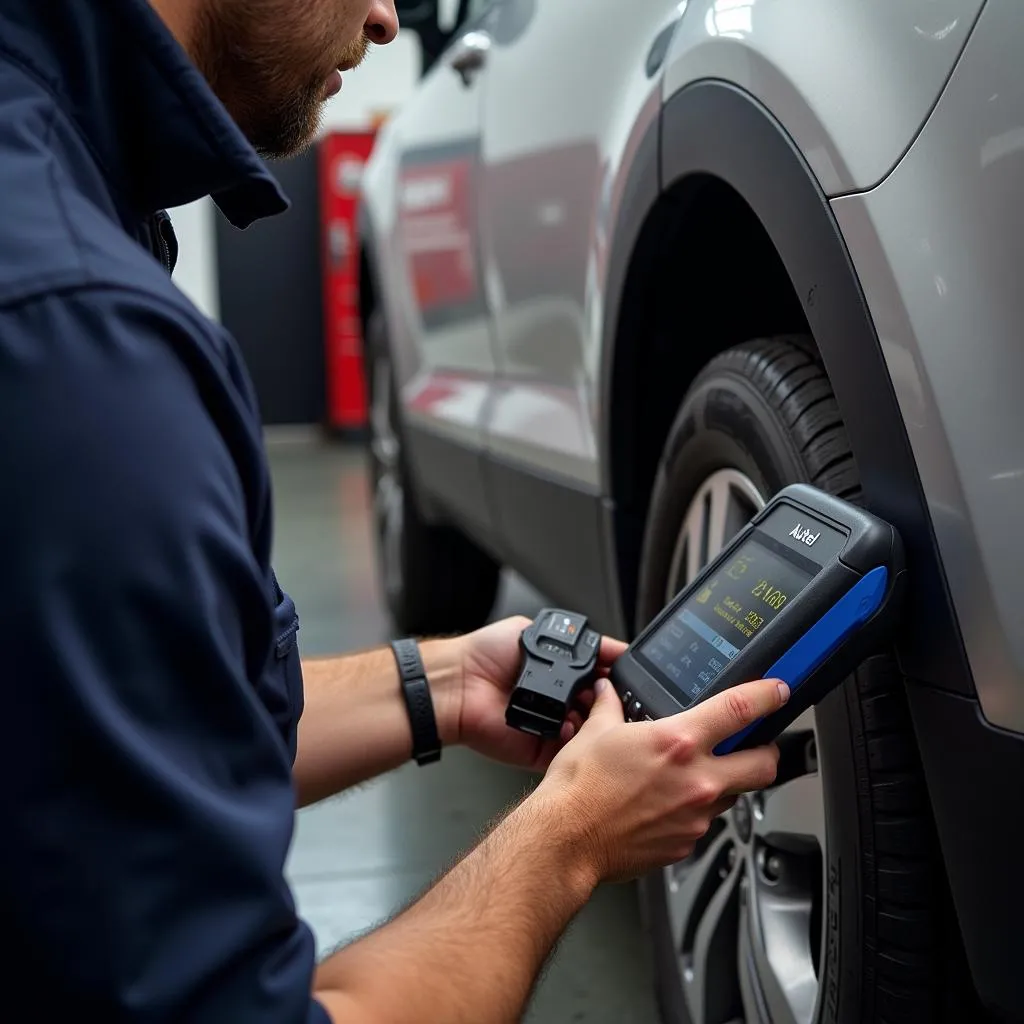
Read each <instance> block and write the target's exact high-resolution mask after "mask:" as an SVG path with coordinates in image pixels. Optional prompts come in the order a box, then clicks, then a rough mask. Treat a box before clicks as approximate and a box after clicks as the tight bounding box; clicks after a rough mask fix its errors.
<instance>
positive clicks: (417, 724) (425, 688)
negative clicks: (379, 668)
mask: <svg viewBox="0 0 1024 1024" xmlns="http://www.w3.org/2000/svg"><path fill="white" fill-rule="evenodd" d="M391 650H392V651H393V653H394V655H395V662H396V663H397V664H398V677H399V680H400V681H401V686H402V696H403V697H404V699H405V707H406V711H408V713H409V724H410V725H411V726H412V756H413V759H414V760H415V761H416V763H417V764H418V765H425V764H432V763H433V762H434V761H439V760H440V759H441V737H440V736H439V735H438V732H437V719H436V717H435V715H434V699H433V697H432V696H431V694H430V684H429V683H428V682H427V673H426V670H425V669H424V667H423V658H422V657H420V645H419V644H418V643H417V642H416V641H415V640H412V639H404V640H393V641H392V642H391Z"/></svg>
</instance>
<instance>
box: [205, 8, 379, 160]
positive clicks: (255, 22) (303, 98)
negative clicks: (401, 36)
mask: <svg viewBox="0 0 1024 1024" xmlns="http://www.w3.org/2000/svg"><path fill="white" fill-rule="evenodd" d="M345 6H346V5H345V4H343V3H342V4H339V3H338V2H337V0H316V2H313V0H307V2H306V3H303V4H296V3H295V2H294V0H204V3H203V4H202V6H201V9H200V12H199V16H198V19H197V25H196V30H195V32H194V34H193V37H192V46H191V47H190V49H191V51H192V59H193V60H194V61H195V63H196V65H197V66H198V67H199V70H200V71H201V72H202V73H203V75H204V76H205V78H206V80H207V81H208V82H209V83H210V87H211V88H212V89H213V91H214V92H215V93H216V94H217V96H218V97H219V99H220V100H221V102H222V103H223V104H224V106H225V107H226V108H227V110H228V113H230V114H231V116H232V117H233V118H234V120H235V122H236V123H237V124H238V126H239V128H241V130H242V132H243V133H244V134H245V135H246V137H247V138H248V139H249V141H250V142H251V143H252V145H253V146H254V147H255V149H256V150H257V151H258V152H259V153H260V154H261V155H262V156H264V157H268V158H273V159H279V158H284V157H289V156H293V155H295V154H296V153H299V152H301V151H302V150H304V149H305V148H306V147H307V146H308V145H309V144H310V143H311V142H312V141H313V140H314V139H315V138H316V136H317V134H318V132H319V130H320V119H321V114H322V110H323V104H324V101H325V99H326V90H327V85H328V82H329V80H330V77H331V75H332V74H333V73H334V72H335V70H337V69H338V68H342V69H344V70H348V69H350V68H354V67H356V65H358V64H360V63H361V62H362V60H363V59H364V58H365V56H366V52H367V49H368V47H369V41H368V40H367V38H366V36H365V35H363V34H362V26H359V28H360V32H359V35H358V36H356V38H354V39H350V40H348V41H347V42H346V41H345V39H344V34H345V32H346V30H347V31H349V32H351V25H350V24H348V23H350V22H351V17H350V16H349V17H345V14H346V12H345Z"/></svg>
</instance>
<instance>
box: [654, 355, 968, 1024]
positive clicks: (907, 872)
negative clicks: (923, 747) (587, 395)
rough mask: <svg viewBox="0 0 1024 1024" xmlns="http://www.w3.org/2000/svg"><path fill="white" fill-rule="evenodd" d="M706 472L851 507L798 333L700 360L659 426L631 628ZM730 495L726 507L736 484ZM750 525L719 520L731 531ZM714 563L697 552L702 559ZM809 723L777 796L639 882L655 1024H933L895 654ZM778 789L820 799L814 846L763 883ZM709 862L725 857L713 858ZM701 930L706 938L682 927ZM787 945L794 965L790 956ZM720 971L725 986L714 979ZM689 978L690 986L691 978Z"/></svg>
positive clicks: (934, 872) (920, 782)
mask: <svg viewBox="0 0 1024 1024" xmlns="http://www.w3.org/2000/svg"><path fill="white" fill-rule="evenodd" d="M712 479H714V481H716V482H715V487H720V488H724V487H725V482H727V481H728V482H729V486H730V487H731V486H733V484H735V486H736V487H737V488H738V489H737V491H736V495H735V500H736V501H737V502H739V501H740V492H741V491H743V489H744V488H745V487H746V484H744V483H742V481H744V480H745V481H747V482H748V483H752V484H753V486H754V490H756V491H757V492H758V493H759V495H760V496H762V497H763V498H765V499H766V498H769V497H770V496H771V495H772V494H774V493H775V492H776V491H778V490H779V489H780V488H782V487H783V486H785V485H786V484H789V483H794V482H806V483H810V484H813V485H815V486H817V487H819V488H821V489H823V490H825V491H829V492H831V493H832V494H836V495H838V496H840V497H843V498H846V499H847V500H850V501H853V502H857V501H858V500H859V497H860V490H859V484H858V478H857V470H856V466H855V464H854V459H853V455H852V453H851V451H850V446H849V442H848V441H847V437H846V433H845V429H844V426H843V423H842V420H841V417H840V415H839V408H838V406H837V404H836V400H835V397H834V395H833V393H832V388H831V386H830V383H829V380H828V378H827V376H826V374H825V370H824V368H823V366H822V365H821V363H820V361H819V359H818V357H817V354H816V350H815V347H814V345H813V342H811V341H810V340H809V339H806V338H774V339H768V340H759V341H751V342H747V343H744V344H741V345H738V346H736V347H735V348H732V349H730V350H728V351H727V352H725V353H723V354H722V355H720V356H718V357H717V358H715V359H714V360H712V361H711V362H710V363H709V364H708V365H707V367H706V368H705V369H704V370H703V371H702V373H701V374H700V375H699V376H698V378H697V379H696V380H695V381H694V383H693V386H692V387H691V388H690V391H689V392H688V394H687V396H686V399H685V401H684V403H683V406H682V408H681V409H680V411H679V414H678V416H677V418H676V420H675V422H674V424H673V426H672V429H671V431H670V435H669V438H668V441H667V443H666V445H665V450H664V454H663V456H662V460H661V463H660V466H659V469H658V473H657V478H656V482H655V486H654V491H653V495H652V500H651V506H650V513H649V517H648V521H647V524H646V533H645V539H644V545H643V551H642V557H641V571H640V580H639V604H638V622H637V627H638V629H639V628H642V627H643V625H645V624H646V623H647V622H649V621H650V620H651V619H652V618H653V617H654V615H655V614H656V613H657V612H658V611H659V610H660V609H661V608H662V607H663V606H664V604H665V603H666V601H667V599H668V597H669V596H670V593H674V592H675V591H676V590H677V589H679V588H680V587H681V585H682V584H683V583H684V582H685V579H680V580H679V581H677V582H673V581H671V580H670V579H669V575H670V571H671V567H672V565H673V560H675V562H676V563H677V564H678V563H679V561H680V559H679V551H680V550H682V548H681V547H680V544H679V543H678V542H679V539H680V537H681V535H682V524H683V521H684V518H685V517H686V516H687V515H688V514H689V515H691V519H690V520H689V521H690V522H691V523H692V522H695V520H693V519H692V516H693V515H695V514H697V513H696V512H694V509H697V510H700V509H702V508H706V507H707V506H706V505H703V504H697V505H694V504H693V503H694V500H695V498H696V497H697V496H698V494H699V493H703V492H702V491H701V488H702V486H704V485H705V484H706V483H707V482H708V481H709V480H712ZM717 493H718V492H716V491H709V492H708V494H710V495H711V498H710V499H709V500H711V501H715V500H723V501H724V500H725V499H724V498H718V497H716V494H717ZM722 493H723V494H725V493H726V492H725V491H722ZM752 493H753V492H749V493H747V494H746V497H747V499H749V498H750V494H752ZM727 496H728V498H729V500H733V497H734V496H733V494H732V491H729V492H728V495H727ZM750 511H751V512H752V511H753V509H751V510H750ZM702 514H703V513H702ZM733 518H734V519H735V518H736V517H735V516H734V517H733ZM746 518H749V515H747V516H744V517H741V518H740V520H739V521H738V522H732V523H730V527H729V530H728V533H727V537H728V536H731V535H732V534H733V533H735V532H736V529H738V527H739V526H740V525H741V524H742V522H743V521H745V519H746ZM690 536H696V534H693V533H691V534H690ZM727 537H726V539H727ZM719 547H720V545H719ZM715 553H716V552H714V551H711V552H709V553H707V554H706V557H703V558H702V559H701V562H702V563H704V562H706V561H707V560H708V558H709V557H711V556H712V555H714V554H715ZM807 718H808V719H809V720H810V719H813V722H812V724H811V726H810V728H811V729H812V731H811V732H810V733H809V734H808V732H807V722H806V721H804V719H801V721H800V722H798V723H795V726H801V727H800V728H794V730H793V732H792V733H791V734H787V735H785V736H784V737H782V738H781V739H780V743H779V746H780V750H781V752H782V756H781V759H780V770H779V777H778V780H777V785H776V787H773V789H771V790H768V791H766V792H765V794H756V795H753V796H752V797H751V798H742V799H741V801H740V802H739V803H738V804H737V807H736V808H735V809H734V810H733V811H731V812H730V813H729V814H728V815H726V816H725V817H724V818H722V819H718V821H717V822H716V823H715V828H713V829H712V832H710V833H709V835H708V837H706V839H705V841H704V842H703V843H702V844H701V846H700V847H699V848H698V850H697V851H696V852H695V854H694V856H692V857H690V858H688V859H687V861H684V862H683V864H682V865H677V866H675V867H674V868H673V869H671V870H670V871H666V872H663V873H662V872H659V873H657V874H656V875H651V876H649V877H648V878H646V879H644V880H643V882H642V884H641V895H642V900H643V903H644V910H645V914H646V919H647V922H648V925H649V927H650V928H651V930H652V933H653V938H654V948H655V959H656V972H657V978H656V984H657V988H658V995H659V1002H660V1005H661V1009H662V1015H663V1018H664V1020H665V1021H666V1022H667V1024H706V1022H708V1021H716V1022H718V1024H723V1022H725V1021H745V1022H746V1024H753V1022H754V1021H757V1022H759V1024H760V1021H762V1020H763V1021H768V1020H771V1021H772V1022H773V1024H783V1022H784V1021H796V1020H804V1021H811V1020H813V1021H815V1022H818V1024H822V1022H823V1024H853V1022H857V1024H870V1022H887V1024H895V1022H917V1021H920V1022H934V1021H938V1020H940V1019H941V1018H942V1017H943V1014H942V1013H940V1005H941V1003H942V1001H943V999H944V998H945V993H944V991H943V984H942V979H943V973H944V968H945V967H946V966H947V965H946V963H945V961H944V943H945V939H946V937H947V926H948V924H949V922H948V920H947V911H946V910H945V907H946V906H947V903H948V901H947V899H946V895H945V894H946V887H945V881H944V875H943V873H942V871H941V865H940V860H939V854H938V849H937V843H936V839H935V837H934V830H933V825H932V820H931V815H930V810H929V806H928V801H927V796H926V790H925V785H924V779H923V773H922V768H921V764H920V759H919V756H918V753H917V748H916V744H915V740H914V735H913V730H912V726H911V721H910V716H909V711H908V707H907V703H906V698H905V695H904V683H903V679H902V677H901V675H900V672H899V669H898V668H897V665H896V662H895V660H894V658H893V657H892V656H890V655H889V654H881V655H879V656H877V657H875V658H873V659H871V660H870V661H869V662H867V663H865V664H864V665H863V666H862V667H861V668H860V669H859V670H858V672H857V673H856V674H855V675H854V676H853V677H851V679H849V680H848V681H847V682H846V683H845V684H844V685H843V686H842V687H840V688H838V689H837V690H836V691H834V692H833V693H832V694H830V695H829V696H828V697H827V698H826V699H825V700H824V701H822V702H821V703H820V704H819V705H818V707H817V709H816V710H815V711H814V712H813V714H812V715H809V716H807ZM784 784H789V785H791V786H793V785H799V786H801V787H803V788H802V789H801V790H800V791H799V792H801V793H803V794H805V795H804V796H802V797H801V800H802V802H801V803H798V804H792V805H791V806H800V807H802V808H803V810H804V812H807V811H808V809H811V810H813V808H815V807H817V806H819V804H816V803H815V801H813V800H811V799H810V798H809V797H808V796H806V794H810V793H812V792H813V793H817V792H818V791H819V790H820V793H821V796H820V797H816V799H817V800H819V801H820V806H821V810H822V817H823V820H822V821H821V822H820V832H821V834H822V835H823V836H824V839H825V841H824V853H822V844H821V842H820V841H818V844H817V851H818V852H817V855H816V856H817V859H815V853H814V848H815V846H814V843H812V842H804V843H802V844H801V843H799V842H795V841H794V842H792V843H789V844H788V845H789V846H791V847H792V848H791V849H788V850H781V851H777V852H776V856H775V870H774V871H773V872H772V873H768V870H767V866H770V865H771V863H772V861H771V855H772V851H773V850H777V848H776V847H773V846H772V845H771V843H772V842H773V841H775V840H778V841H779V842H782V840H779V839H778V837H779V835H781V834H783V833H779V832H776V833H774V835H773V837H771V838H769V837H766V836H763V835H762V837H761V838H758V836H757V834H756V832H757V826H756V823H757V821H758V820H759V819H758V818H757V812H758V809H759V807H760V806H762V801H763V807H764V808H765V810H764V817H763V818H762V819H761V820H767V815H768V809H769V808H774V807H778V806H783V807H784V806H785V805H784V804H782V805H780V804H777V803H774V802H773V801H774V800H775V799H776V798H777V797H781V795H782V794H783V792H784ZM790 792H791V793H795V792H798V791H797V790H795V789H794V790H790ZM740 814H746V815H752V816H751V817H749V818H748V819H745V822H744V820H741V819H739V818H737V817H736V816H737V815H740ZM779 820H780V821H781V820H783V819H782V818H779ZM751 821H753V822H754V825H753V826H751V824H750V822H751ZM741 825H742V826H743V832H742V834H744V835H747V836H748V837H749V835H750V833H749V829H750V828H751V827H752V828H753V830H754V835H753V837H752V838H749V844H748V845H746V846H744V845H742V844H741V843H740V840H739V837H740V835H741ZM801 827H804V826H801ZM807 828H808V829H809V826H807ZM730 830H731V831H730ZM730 835H732V836H734V842H733V846H731V847H730V845H729V843H730V838H729V837H730ZM794 835H795V834H794ZM728 850H734V851H735V853H733V852H727V851H728ZM762 851H763V852H762ZM712 856H718V857H720V859H721V863H720V864H719V863H718V862H714V864H713V863H712V862H711V860H710V859H709V858H711V857H712ZM702 858H703V859H702ZM716 864H717V868H716V867H715V865H716ZM737 864H738V865H739V866H738V867H737V866H736V865H737ZM709 865H710V866H709ZM712 870H718V871H719V872H721V873H723V874H724V876H725V881H721V880H719V881H714V877H713V876H712V874H711V872H712ZM702 872H703V873H702ZM737 872H738V873H737ZM734 878H735V879H736V880H735V882H733V881H732V880H733V879H734ZM772 878H774V879H775V880H774V881H772V880H771V879H772ZM709 879H710V880H709ZM783 882H785V885H783V884H782V883H783ZM726 885H734V886H735V897H734V898H735V900H736V902H737V905H738V908H737V909H735V910H728V909H726V903H731V900H732V899H733V897H732V896H730V900H729V901H726V900H724V897H723V899H722V900H721V901H720V902H719V903H715V902H714V901H713V900H712V896H714V895H715V894H716V893H719V892H725V887H726ZM770 885H774V886H775V889H774V890H770V889H769V886H770ZM728 891H729V892H730V893H732V890H731V889H730V890H728ZM694 892H695V893H696V895H694V896H693V898H692V899H690V895H688V894H693V893H694ZM765 893H767V894H768V897H772V898H775V899H776V901H778V900H781V899H782V895H780V894H783V893H786V894H787V895H786V898H787V899H789V898H791V897H792V905H791V906H790V907H789V909H790V911H792V909H793V907H795V906H797V905H798V904H799V906H800V907H804V906H805V904H807V903H808V902H809V904H810V909H809V911H808V913H807V915H806V918H803V917H800V918H797V917H796V916H793V915H792V914H791V918H790V920H789V924H788V925H786V921H784V920H782V919H781V918H779V919H775V918H770V917H769V916H768V915H769V914H770V913H773V912H774V911H772V910H771V906H772V905H771V904H770V902H768V901H767V899H768V897H766V898H765V901H762V895H764V894H765ZM773 894H774V895H773ZM801 894H802V895H801ZM670 897H671V899H670ZM709 900H711V902H708V901H709ZM688 901H689V902H688ZM779 906H782V904H781V903H779ZM687 907H689V908H690V911H687V909H686V908H687ZM753 907H757V908H758V912H759V913H760V914H762V915H764V917H763V919H762V921H761V923H760V929H758V928H756V927H753V926H751V927H750V928H749V929H748V925H749V924H750V922H751V921H752V919H753V918H752V912H751V908H753ZM701 908H704V910H703V915H702V914H701V913H700V911H701ZM777 909H778V907H776V910H777ZM713 911H715V912H716V913H717V912H718V911H721V912H720V914H719V916H718V917H716V918H715V920H717V921H718V922H719V927H718V929H717V930H715V931H708V930H707V927H708V926H707V924H706V923H703V922H707V921H710V920H711V918H710V915H711V914H712V912H713ZM801 912H802V911H801ZM688 914H689V916H688ZM694 915H696V916H694ZM730 915H731V916H730ZM696 920H700V921H701V922H702V927H704V928H705V931H703V932H701V931H700V930H697V931H696V932H694V931H693V924H692V922H693V921H696ZM794 922H799V927H797V926H796V925H794ZM769 924H771V925H772V927H780V928H782V927H783V926H786V927H789V929H790V930H789V931H788V932H786V931H785V929H784V928H783V931H777V932H775V933H774V938H772V939H771V940H764V939H762V940H761V945H760V946H756V947H755V943H756V942H757V941H758V938H757V936H758V935H759V934H760V935H762V936H763V935H764V934H765V932H766V930H768V932H769V934H771V932H770V929H768V925H769ZM803 924H806V929H804V928H803ZM687 928H689V929H690V930H689V931H687ZM794 928H795V931H794ZM675 932H678V933H679V934H678V936H677V935H676V934H674V933H675ZM747 934H749V935H751V936H753V937H752V938H751V939H750V941H749V942H748V941H747V940H746V939H745V938H742V936H744V935H747ZM702 935H703V936H705V937H707V936H708V935H713V936H716V938H715V941H714V942H712V941H708V942H706V943H704V942H701V941H699V940H700V936H702ZM801 936H803V938H801ZM819 940H820V941H819ZM787 941H788V942H789V943H790V946H787V945H786V942H787ZM688 943H689V945H688ZM730 944H731V945H730ZM804 945H806V947H807V948H806V949H804ZM691 947H692V949H693V951H694V952H693V953H692V957H693V959H692V960H684V959H682V958H681V956H680V955H678V954H679V953H681V952H682V953H685V955H687V956H690V955H691V954H690V953H686V950H688V949H689V948H691ZM790 947H792V948H790ZM798 947H799V948H798ZM794 950H795V952H793V951H794ZM741 952H742V954H743V955H742V956H741ZM762 952H763V953H764V956H763V957H762V958H761V959H760V960H759V959H758V954H759V953H762ZM791 952H792V954H793V958H795V959H789V960H787V959H786V958H787V957H788V956H789V955H790V953H791ZM771 957H775V958H776V959H775V960H774V961H773V960H772V959H771ZM730 960H731V961H732V964H733V967H732V968H731V970H732V971H733V972H734V974H735V977H727V975H729V972H730V968H729V961H730ZM808 960H809V964H810V968H811V971H812V974H811V977H813V978H815V979H816V984H815V985H814V986H813V987H814V992H813V998H812V999H811V1002H810V1004H808V998H810V997H809V995H808V993H810V992H811V989H810V988H808V987H806V985H805V987H804V988H801V987H800V985H798V984H796V983H795V982H793V979H795V978H798V977H800V976H801V973H800V972H801V971H803V972H804V975H803V976H804V977H805V980H806V968H807V966H808ZM741 963H742V964H743V965H744V966H743V968H742V969H741V968H740V966H739V965H740V964H741ZM702 965H703V966H702ZM751 965H755V966H751ZM756 965H759V967H757V966H756ZM698 969H700V970H702V974H703V980H702V981H701V980H700V979H697V975H696V973H692V975H691V972H696V971H697V970H698ZM691 976H692V978H693V979H696V980H691ZM773 978H774V982H775V983H778V982H779V979H780V978H781V979H783V980H784V981H786V982H793V987H792V988H791V989H789V993H790V997H789V998H787V997H786V996H785V995H783V996H782V997H781V999H780V997H779V992H778V991H776V992H774V993H773V992H772V990H771V986H772V984H773V981H772V979H773ZM765 979H767V981H768V984H767V985H764V984H763V981H764V980H765ZM702 985H703V988H702V987H701V986H702ZM758 991H760V998H761V999H762V1002H761V1004H760V1006H759V1004H758V999H759V996H758ZM766 993H767V994H766ZM702 999H703V1002H702ZM691 1009H692V1010H693V1011H694V1012H693V1013H691Z"/></svg>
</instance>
